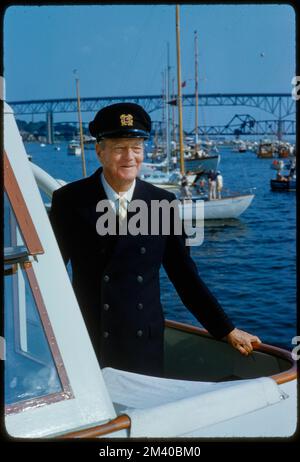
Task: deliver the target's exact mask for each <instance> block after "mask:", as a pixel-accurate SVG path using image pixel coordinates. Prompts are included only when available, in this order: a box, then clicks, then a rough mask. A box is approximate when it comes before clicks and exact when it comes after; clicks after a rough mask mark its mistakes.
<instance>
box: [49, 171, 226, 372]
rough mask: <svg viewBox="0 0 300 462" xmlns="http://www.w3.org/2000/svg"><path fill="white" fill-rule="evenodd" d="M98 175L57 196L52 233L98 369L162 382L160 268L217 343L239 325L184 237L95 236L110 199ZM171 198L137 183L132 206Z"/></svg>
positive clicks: (158, 190) (162, 347) (158, 189)
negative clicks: (157, 378) (226, 310)
mask: <svg viewBox="0 0 300 462" xmlns="http://www.w3.org/2000/svg"><path fill="white" fill-rule="evenodd" d="M101 171H102V168H99V169H98V170H96V171H95V173H94V174H92V175H91V176H90V177H87V178H84V179H81V180H78V181H75V182H72V183H69V184H67V185H65V186H63V187H62V188H60V189H58V190H57V191H55V192H54V194H53V198H52V207H51V211H50V220H51V223H52V226H53V230H54V232H55V235H56V238H57V242H58V244H59V247H60V250H61V253H62V256H63V258H64V261H65V263H67V262H68V261H69V260H70V261H71V265H72V278H73V281H72V282H73V287H74V291H75V294H76V296H77V300H78V303H79V306H80V308H81V311H82V314H83V318H84V320H85V323H86V326H87V329H88V332H89V335H90V337H91V340H92V343H93V346H94V349H95V352H96V355H97V357H98V361H99V363H100V366H101V367H106V366H111V367H115V368H118V369H124V370H129V371H133V372H138V373H143V374H151V375H163V350H164V346H163V337H164V315H163V310H162V305H161V302H160V284H159V269H160V267H161V265H163V266H164V268H165V270H166V273H167V275H168V277H169V278H170V280H171V281H172V283H173V284H174V286H175V288H176V290H177V293H178V294H179V296H180V298H181V300H182V302H183V303H184V305H185V306H186V307H187V308H188V309H189V310H190V311H191V312H192V313H193V315H194V316H195V317H196V318H197V319H198V320H199V321H200V322H201V324H202V325H203V326H204V327H205V328H206V329H207V330H208V331H209V332H210V333H211V334H212V335H213V336H215V337H217V338H222V337H224V336H225V335H227V334H228V333H229V332H230V331H231V330H232V329H233V328H234V326H233V324H232V323H231V321H230V320H229V318H228V317H227V316H226V314H225V313H224V311H223V309H222V308H221V306H220V305H219V303H218V301H217V300H216V298H215V297H214V296H213V295H212V293H211V292H210V291H209V289H208V288H207V287H206V285H205V284H204V282H203V281H202V280H201V278H200V276H199V274H198V271H197V267H196V265H195V263H194V261H193V260H192V258H191V257H190V255H189V248H188V247H187V246H186V245H185V236H184V235H181V236H180V235H175V233H174V232H171V234H170V235H168V236H166V235H162V233H160V234H159V235H137V236H132V235H130V234H127V235H125V236H120V235H116V236H113V235H106V236H100V235H99V234H98V233H97V230H96V222H97V220H98V218H99V216H100V213H99V212H97V211H96V206H97V203H98V202H99V201H100V200H103V199H107V197H106V194H105V192H104V189H103V186H102V184H101V179H100V174H101ZM174 198H175V196H174V195H173V194H172V193H170V192H167V191H165V190H163V189H161V188H157V187H155V186H153V185H151V184H149V183H147V182H145V181H142V180H140V179H138V178H137V179H136V186H135V189H134V193H133V197H132V200H134V199H142V200H144V201H145V202H146V203H147V205H148V206H150V201H151V200H163V199H166V200H167V201H172V200H173V199H174ZM171 229H172V227H171ZM69 327H70V326H68V328H69Z"/></svg>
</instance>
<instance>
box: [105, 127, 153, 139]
mask: <svg viewBox="0 0 300 462" xmlns="http://www.w3.org/2000/svg"><path fill="white" fill-rule="evenodd" d="M149 136H150V133H149V132H146V131H145V130H139V129H137V128H133V129H128V128H126V129H123V130H122V129H121V128H120V129H118V130H113V131H109V132H103V133H98V135H97V141H100V140H103V139H105V138H145V139H148V138H149Z"/></svg>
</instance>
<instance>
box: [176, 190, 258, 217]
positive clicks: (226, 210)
mask: <svg viewBox="0 0 300 462" xmlns="http://www.w3.org/2000/svg"><path fill="white" fill-rule="evenodd" d="M253 198H254V194H245V195H240V196H235V197H226V198H223V199H215V200H210V201H208V200H207V201H204V220H225V219H231V218H238V217H239V216H240V215H241V214H242V213H243V212H245V210H247V208H248V207H249V206H250V204H251V202H252V200H253ZM183 213H184V215H183V217H184V219H185V220H186V221H192V220H193V219H195V206H194V205H193V203H192V202H190V203H189V202H187V201H186V202H185V204H184V212H183ZM181 216H182V208H181ZM200 221H201V222H202V220H200Z"/></svg>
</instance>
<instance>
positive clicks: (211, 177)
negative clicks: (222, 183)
mask: <svg viewBox="0 0 300 462" xmlns="http://www.w3.org/2000/svg"><path fill="white" fill-rule="evenodd" d="M207 177H208V198H209V200H214V199H216V198H217V183H216V180H217V173H216V172H215V171H214V170H210V171H209V173H208V176H207Z"/></svg>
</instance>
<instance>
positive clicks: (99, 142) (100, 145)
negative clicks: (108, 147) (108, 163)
mask: <svg viewBox="0 0 300 462" xmlns="http://www.w3.org/2000/svg"><path fill="white" fill-rule="evenodd" d="M97 144H98V146H99V147H100V149H101V150H103V149H104V148H105V139H103V140H100V141H97Z"/></svg>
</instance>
